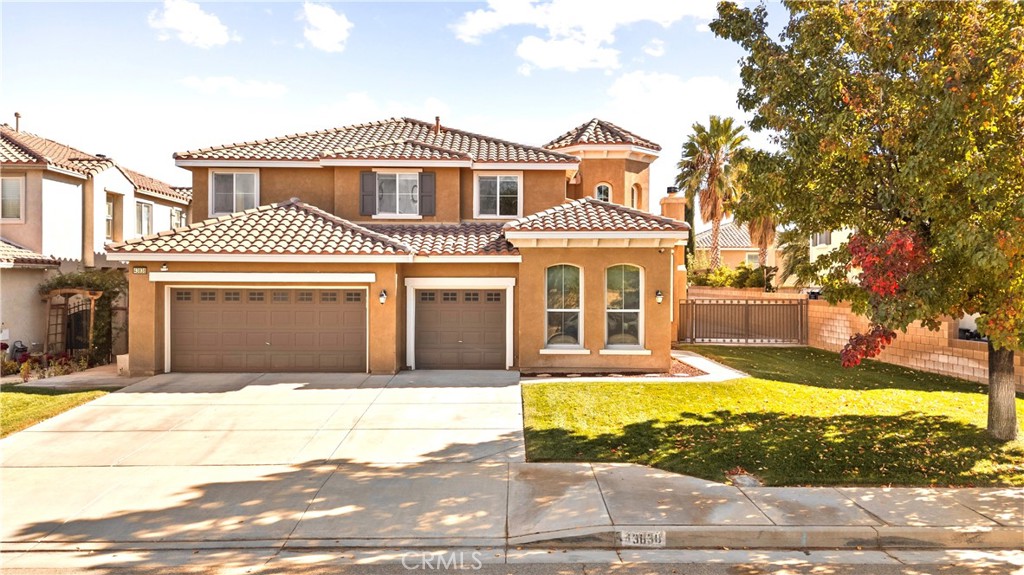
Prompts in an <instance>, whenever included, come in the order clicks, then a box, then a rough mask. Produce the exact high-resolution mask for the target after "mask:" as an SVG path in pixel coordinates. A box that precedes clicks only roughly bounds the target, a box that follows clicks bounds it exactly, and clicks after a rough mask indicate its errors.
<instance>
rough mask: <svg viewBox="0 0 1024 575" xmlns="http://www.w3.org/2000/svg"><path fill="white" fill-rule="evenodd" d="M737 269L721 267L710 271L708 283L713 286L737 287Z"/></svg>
mask: <svg viewBox="0 0 1024 575" xmlns="http://www.w3.org/2000/svg"><path fill="white" fill-rule="evenodd" d="M737 273H738V272H737V270H734V269H731V268H727V267H720V268H716V269H713V270H711V272H710V273H708V285H709V286H712V287H736V277H737Z"/></svg>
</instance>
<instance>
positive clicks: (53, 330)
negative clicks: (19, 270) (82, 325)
mask: <svg viewBox="0 0 1024 575" xmlns="http://www.w3.org/2000/svg"><path fill="white" fill-rule="evenodd" d="M102 296H103V292H102V291H99V290H88V289H76V288H61V289H54V290H50V291H48V292H46V294H44V295H43V298H44V300H43V301H45V302H46V345H45V346H44V347H43V353H44V354H50V353H63V352H65V351H68V350H69V347H68V344H69V343H71V342H69V341H68V331H70V330H69V325H68V322H69V318H72V317H74V316H75V315H76V314H78V313H79V312H82V311H85V310H86V309H88V311H89V327H88V331H87V333H88V344H87V346H86V348H85V349H86V350H87V351H91V350H92V346H93V335H92V329H93V325H94V323H95V321H96V319H95V318H96V300H98V299H100V298H101V297H102ZM76 297H77V299H76ZM74 349H80V348H74Z"/></svg>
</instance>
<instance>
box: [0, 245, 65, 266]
mask: <svg viewBox="0 0 1024 575" xmlns="http://www.w3.org/2000/svg"><path fill="white" fill-rule="evenodd" d="M59 265H60V261H59V260H57V259H56V258H52V257H50V256H44V255H42V254H38V253H36V252H33V251H31V250H27V249H25V248H23V247H21V246H19V245H16V244H12V243H11V242H9V241H7V240H0V268H13V267H53V266H59Z"/></svg>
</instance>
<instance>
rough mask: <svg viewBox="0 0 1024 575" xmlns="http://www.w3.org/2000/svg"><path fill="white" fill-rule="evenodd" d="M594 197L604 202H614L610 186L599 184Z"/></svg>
mask: <svg viewBox="0 0 1024 575" xmlns="http://www.w3.org/2000/svg"><path fill="white" fill-rule="evenodd" d="M594 197H595V198H597V199H599V200H601V201H602V202H610V201H612V187H611V186H610V185H608V184H598V185H597V187H596V188H594Z"/></svg>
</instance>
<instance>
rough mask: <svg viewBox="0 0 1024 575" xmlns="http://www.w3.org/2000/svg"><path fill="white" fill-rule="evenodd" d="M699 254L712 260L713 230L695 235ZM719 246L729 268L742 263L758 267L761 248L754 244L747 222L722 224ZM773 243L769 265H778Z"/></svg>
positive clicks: (723, 263)
mask: <svg viewBox="0 0 1024 575" xmlns="http://www.w3.org/2000/svg"><path fill="white" fill-rule="evenodd" d="M694 243H695V245H696V250H697V254H703V255H704V257H705V258H706V259H708V260H710V257H711V256H710V254H711V230H706V231H703V232H700V233H698V234H697V235H696V236H694ZM718 247H719V251H720V252H721V254H722V265H723V266H725V267H727V268H733V269H735V268H738V267H739V266H740V265H742V264H746V265H747V266H749V267H752V268H756V267H757V266H758V256H759V254H760V252H761V249H760V248H759V247H758V246H755V245H752V244H751V241H750V233H749V232H748V231H747V225H746V224H737V223H736V222H735V221H731V222H728V223H724V224H722V227H721V228H720V229H719V232H718ZM775 247H776V246H775V245H774V244H773V245H772V246H771V247H769V249H768V258H767V265H768V266H777V265H778V261H779V257H778V253H777V250H776V249H775Z"/></svg>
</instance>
